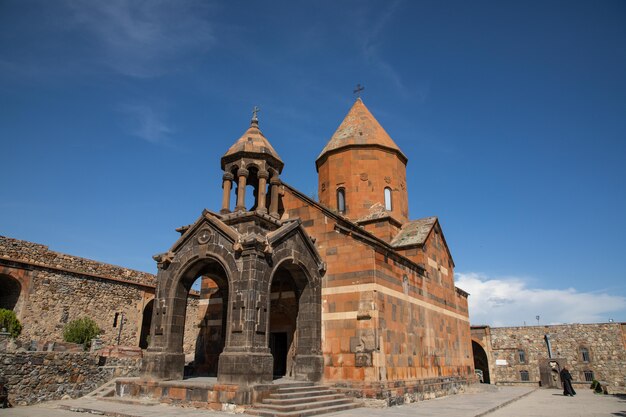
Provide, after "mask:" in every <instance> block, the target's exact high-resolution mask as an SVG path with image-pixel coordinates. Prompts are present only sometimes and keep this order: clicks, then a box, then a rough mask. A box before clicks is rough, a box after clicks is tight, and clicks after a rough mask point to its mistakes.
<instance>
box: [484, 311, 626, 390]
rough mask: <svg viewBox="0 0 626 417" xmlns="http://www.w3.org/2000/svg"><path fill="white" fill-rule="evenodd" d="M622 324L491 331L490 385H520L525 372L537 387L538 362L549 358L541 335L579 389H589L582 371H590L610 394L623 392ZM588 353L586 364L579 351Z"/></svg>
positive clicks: (625, 375)
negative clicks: (521, 354) (521, 357)
mask: <svg viewBox="0 0 626 417" xmlns="http://www.w3.org/2000/svg"><path fill="white" fill-rule="evenodd" d="M624 327H625V326H624V325H623V324H620V323H600V324H567V325H555V326H527V327H500V328H491V329H490V346H489V347H488V349H489V350H490V351H491V352H490V353H491V357H492V358H493V360H494V361H495V360H505V361H506V363H507V365H495V366H493V368H492V369H494V375H493V376H492V383H494V382H495V383H498V384H521V383H522V382H521V378H520V371H523V370H525V371H528V373H529V379H530V382H531V383H533V384H538V383H539V380H540V375H539V361H540V360H542V359H546V358H548V350H547V346H546V342H545V340H544V336H545V335H546V334H548V335H549V338H550V343H551V347H552V355H553V357H554V358H563V359H565V360H566V361H567V367H568V369H569V370H570V373H571V374H572V377H573V379H574V382H575V383H576V384H579V386H580V387H582V386H585V387H588V386H589V382H586V381H585V377H584V372H585V371H592V372H593V375H594V377H595V379H597V380H600V381H605V382H607V383H608V386H609V390H610V392H622V393H623V392H626V386H625V379H626V345H625V342H624ZM583 347H584V348H586V349H588V351H589V361H588V362H585V361H584V360H583V357H582V354H581V348H583ZM518 350H523V351H524V354H525V363H520V360H519V354H518Z"/></svg>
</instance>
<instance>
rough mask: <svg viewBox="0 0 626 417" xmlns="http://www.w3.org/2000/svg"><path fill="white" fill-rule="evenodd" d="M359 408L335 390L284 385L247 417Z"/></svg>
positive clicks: (281, 416)
mask: <svg viewBox="0 0 626 417" xmlns="http://www.w3.org/2000/svg"><path fill="white" fill-rule="evenodd" d="M360 406H361V404H360V403H358V402H355V400H354V399H352V398H350V397H347V396H346V395H344V394H342V393H340V392H338V391H337V390H335V389H333V388H331V387H326V386H321V385H314V384H313V383H307V382H305V383H299V384H285V385H284V386H282V387H280V388H278V389H277V390H275V391H272V393H271V394H269V396H268V397H267V398H265V399H264V400H262V401H261V402H260V403H255V404H253V406H252V408H249V409H248V410H246V413H247V414H252V415H257V416H261V417H307V416H317V415H320V414H326V413H334V412H337V411H343V410H349V409H352V408H357V407H360Z"/></svg>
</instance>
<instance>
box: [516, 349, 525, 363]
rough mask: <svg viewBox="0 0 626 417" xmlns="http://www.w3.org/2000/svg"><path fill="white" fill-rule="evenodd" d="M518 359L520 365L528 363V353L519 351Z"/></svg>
mask: <svg viewBox="0 0 626 417" xmlns="http://www.w3.org/2000/svg"><path fill="white" fill-rule="evenodd" d="M517 358H518V359H519V363H526V352H524V350H523V349H518V350H517Z"/></svg>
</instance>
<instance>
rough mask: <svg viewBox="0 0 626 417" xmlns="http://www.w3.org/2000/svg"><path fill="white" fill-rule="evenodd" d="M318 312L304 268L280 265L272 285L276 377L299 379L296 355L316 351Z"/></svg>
mask: <svg viewBox="0 0 626 417" xmlns="http://www.w3.org/2000/svg"><path fill="white" fill-rule="evenodd" d="M315 311H316V310H315V296H314V291H312V289H311V286H310V285H309V282H308V279H307V276H306V274H305V272H304V271H303V269H302V268H301V267H300V266H298V265H296V264H294V263H293V262H292V261H286V262H283V263H282V264H280V265H279V266H278V268H276V270H275V271H274V274H273V276H272V281H271V286H270V311H269V326H268V327H269V335H268V345H269V348H270V351H271V353H272V356H273V357H274V378H281V377H290V378H297V377H298V375H296V357H297V355H298V354H305V353H310V352H312V351H315V346H316V345H315V343H316V338H317V337H318V336H319V335H317V332H316V331H315V323H314V322H315V320H316V317H315V313H314V312H315ZM307 329H308V330H307Z"/></svg>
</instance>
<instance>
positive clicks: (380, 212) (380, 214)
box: [356, 203, 391, 223]
mask: <svg viewBox="0 0 626 417" xmlns="http://www.w3.org/2000/svg"><path fill="white" fill-rule="evenodd" d="M385 217H391V215H390V213H389V212H388V211H387V210H385V206H383V205H382V204H381V203H376V204H374V205H373V206H372V207H370V209H369V213H367V214H366V215H365V216H363V217H361V218H360V219H358V220H357V221H356V222H357V223H362V222H368V221H371V220H378V219H383V218H385Z"/></svg>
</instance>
